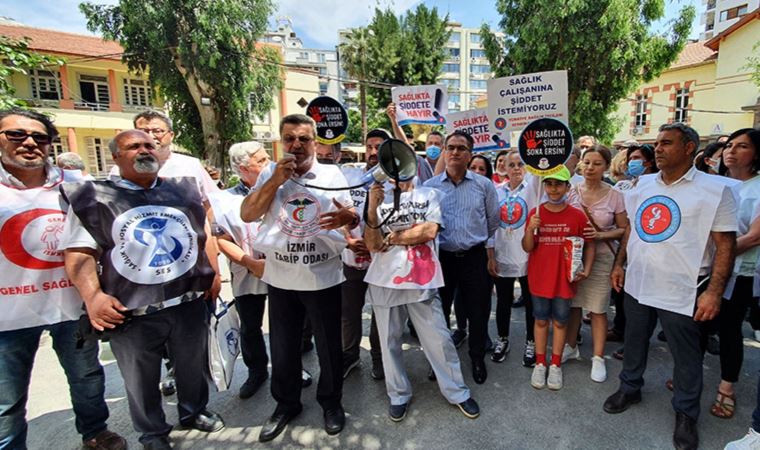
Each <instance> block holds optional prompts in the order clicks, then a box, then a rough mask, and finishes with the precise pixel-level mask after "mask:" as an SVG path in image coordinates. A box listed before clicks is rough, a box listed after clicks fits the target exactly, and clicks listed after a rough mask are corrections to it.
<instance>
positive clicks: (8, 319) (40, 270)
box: [0, 110, 127, 449]
mask: <svg viewBox="0 0 760 450" xmlns="http://www.w3.org/2000/svg"><path fill="white" fill-rule="evenodd" d="M57 136H58V131H57V130H56V128H55V126H53V124H52V122H50V119H48V118H47V117H45V116H44V115H42V114H39V113H37V112H33V111H26V110H6V111H0V152H1V153H0V154H1V161H2V164H0V198H2V199H3V201H2V204H0V233H2V239H1V240H0V273H2V274H3V277H2V282H1V283H0V285H2V286H3V288H2V289H0V308H1V309H2V311H3V313H2V314H0V386H2V388H0V448H1V449H17V448H26V436H27V423H26V419H25V417H24V415H25V411H26V409H25V405H26V401H27V398H28V393H29V379H30V377H31V373H32V365H33V363H34V355H35V353H36V351H37V347H38V346H39V342H40V336H41V335H42V332H43V331H48V332H49V333H50V337H51V338H52V341H53V349H54V350H55V352H56V354H57V355H58V360H59V361H60V363H61V366H62V367H63V369H64V372H65V374H66V378H67V380H68V382H69V390H70V393H71V403H72V406H73V409H74V415H75V417H76V420H75V425H76V428H77V431H78V432H79V434H81V435H82V439H83V446H84V448H90V449H124V448H126V446H127V443H126V441H125V440H124V438H122V437H121V436H119V435H117V434H116V433H113V432H111V431H109V430H108V429H107V427H106V420H107V419H108V407H107V406H106V403H105V400H104V397H103V395H104V392H105V375H104V372H103V368H102V367H101V365H100V363H99V361H98V343H97V342H96V341H87V342H84V343H83V345H82V347H81V348H79V349H78V348H77V342H76V339H75V338H74V335H75V333H76V331H77V328H78V327H77V319H78V318H79V316H80V315H81V314H82V298H81V297H80V296H79V294H78V293H77V291H76V290H75V289H74V286H73V285H72V284H71V282H70V281H69V279H68V278H67V277H66V272H65V270H64V258H63V253H62V252H60V251H59V250H58V241H59V239H60V234H61V230H62V228H63V224H64V221H65V219H66V215H65V214H64V212H63V211H64V207H65V206H64V205H65V204H64V202H63V200H62V198H61V194H60V191H59V190H58V188H59V186H60V184H61V183H62V182H63V181H68V179H66V180H64V175H63V172H62V171H61V170H59V169H58V168H56V167H53V166H52V165H50V164H49V163H48V152H49V150H50V143H51V142H52V140H53V139H55V138H56V137H57ZM50 445H53V444H52V443H51V444H50Z"/></svg>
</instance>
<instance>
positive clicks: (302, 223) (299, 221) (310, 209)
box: [277, 192, 321, 238]
mask: <svg viewBox="0 0 760 450" xmlns="http://www.w3.org/2000/svg"><path fill="white" fill-rule="evenodd" d="M320 212H321V208H320V206H319V200H317V198H316V197H314V196H313V195H311V194H310V193H308V192H297V193H295V194H293V195H291V196H290V197H288V198H286V199H285V201H284V202H283V203H282V207H281V208H280V217H279V218H278V219H277V222H278V224H279V225H280V229H281V230H282V232H283V233H285V234H287V235H288V236H291V237H297V238H304V237H309V236H314V235H315V234H317V233H319V230H320V228H319V214H320Z"/></svg>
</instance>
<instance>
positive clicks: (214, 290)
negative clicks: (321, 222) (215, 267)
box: [205, 274, 222, 300]
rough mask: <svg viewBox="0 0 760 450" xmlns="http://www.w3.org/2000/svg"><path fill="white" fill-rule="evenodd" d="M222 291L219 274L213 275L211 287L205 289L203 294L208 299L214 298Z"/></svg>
mask: <svg viewBox="0 0 760 450" xmlns="http://www.w3.org/2000/svg"><path fill="white" fill-rule="evenodd" d="M221 291H222V277H221V276H220V275H219V274H216V275H215V276H214V281H213V282H212V283H211V287H210V288H208V289H206V292H205V295H206V298H207V299H209V300H215V299H216V298H217V297H219V292H221Z"/></svg>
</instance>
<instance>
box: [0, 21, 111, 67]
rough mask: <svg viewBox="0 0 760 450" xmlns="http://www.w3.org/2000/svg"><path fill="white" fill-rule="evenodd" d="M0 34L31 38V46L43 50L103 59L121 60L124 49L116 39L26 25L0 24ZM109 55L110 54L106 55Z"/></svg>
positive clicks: (33, 48) (15, 37) (17, 37)
mask: <svg viewBox="0 0 760 450" xmlns="http://www.w3.org/2000/svg"><path fill="white" fill-rule="evenodd" d="M0 35H3V36H7V37H10V38H14V39H21V38H24V37H26V38H29V48H31V49H32V50H37V51H41V52H51V53H60V54H65V55H76V56H91V57H96V56H97V57H99V58H102V59H114V60H117V61H118V60H121V53H123V52H124V49H123V48H122V47H121V45H119V44H118V43H116V42H114V41H105V40H103V39H102V38H99V37H97V36H87V35H84V34H74V33H65V32H63V31H54V30H45V29H42V28H32V27H25V26H13V25H0ZM104 55H108V56H104Z"/></svg>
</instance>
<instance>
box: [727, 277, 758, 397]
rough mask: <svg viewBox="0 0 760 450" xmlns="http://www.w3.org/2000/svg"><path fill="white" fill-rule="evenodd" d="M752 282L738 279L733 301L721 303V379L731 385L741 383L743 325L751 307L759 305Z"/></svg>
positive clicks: (732, 297) (732, 296) (745, 278)
mask: <svg viewBox="0 0 760 450" xmlns="http://www.w3.org/2000/svg"><path fill="white" fill-rule="evenodd" d="M752 281H753V278H752V277H737V278H736V285H735V286H734V292H733V294H732V295H731V299H730V300H727V299H725V298H724V299H723V300H721V303H720V315H719V316H718V335H719V336H720V378H721V379H722V380H725V381H728V382H731V383H736V382H737V381H739V372H740V371H741V368H742V363H743V362H744V344H743V342H742V323H743V322H744V318H745V317H746V316H747V310H748V309H749V308H750V307H751V306H750V305H752V304H757V297H752Z"/></svg>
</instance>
